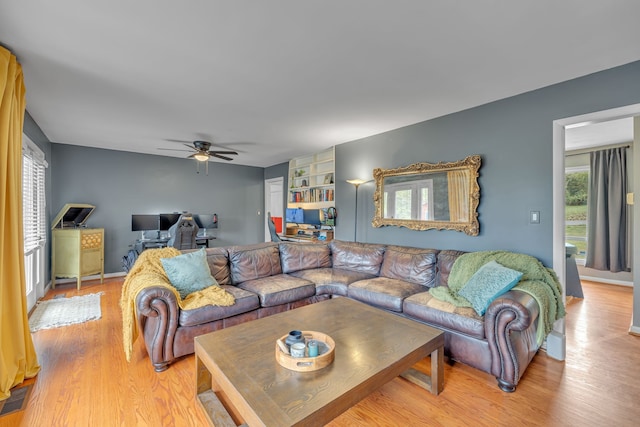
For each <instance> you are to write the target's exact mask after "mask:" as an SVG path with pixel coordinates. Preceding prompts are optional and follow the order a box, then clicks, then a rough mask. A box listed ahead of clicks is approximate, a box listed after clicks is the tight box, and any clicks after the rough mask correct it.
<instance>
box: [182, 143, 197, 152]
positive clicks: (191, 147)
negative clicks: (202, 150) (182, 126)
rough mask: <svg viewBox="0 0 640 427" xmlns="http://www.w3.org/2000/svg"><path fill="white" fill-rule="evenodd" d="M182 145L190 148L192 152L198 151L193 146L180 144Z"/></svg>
mask: <svg viewBox="0 0 640 427" xmlns="http://www.w3.org/2000/svg"><path fill="white" fill-rule="evenodd" d="M182 145H184V146H185V147H187V148H190V149H192V150H195V151H198V149H197V148H195V147H194V146H193V145H189V144H182Z"/></svg>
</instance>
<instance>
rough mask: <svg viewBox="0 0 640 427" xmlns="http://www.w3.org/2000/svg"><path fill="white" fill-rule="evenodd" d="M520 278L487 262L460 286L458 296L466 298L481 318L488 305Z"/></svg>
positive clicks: (497, 265) (494, 263)
mask: <svg viewBox="0 0 640 427" xmlns="http://www.w3.org/2000/svg"><path fill="white" fill-rule="evenodd" d="M521 277H522V273H521V272H519V271H517V270H512V269H511V268H508V267H505V266H503V265H501V264H499V263H497V262H496V261H489V262H488V263H486V264H484V265H483V266H482V267H480V268H479V269H478V271H476V272H475V273H474V274H473V276H471V279H469V281H468V282H467V283H465V284H464V285H463V286H462V288H461V289H460V291H459V292H458V295H460V296H461V297H463V298H466V299H467V301H469V302H470V303H471V305H472V306H473V309H474V310H475V311H476V313H478V315H479V316H482V315H484V312H485V311H486V310H487V307H489V304H491V302H492V301H493V300H494V299H496V298H497V297H498V296H500V295H502V294H504V293H505V292H507V291H508V290H510V289H511V288H513V287H514V286H515V285H516V284H517V283H518V281H520V278H521Z"/></svg>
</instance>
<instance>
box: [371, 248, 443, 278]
mask: <svg viewBox="0 0 640 427" xmlns="http://www.w3.org/2000/svg"><path fill="white" fill-rule="evenodd" d="M438 252H439V251H438V250H436V249H420V248H410V247H404V246H387V248H386V249H385V252H384V259H383V261H382V267H381V268H380V276H384V277H388V278H390V279H398V280H405V281H407V282H411V283H415V284H417V285H422V286H427V287H433V286H435V283H436V262H437V255H438Z"/></svg>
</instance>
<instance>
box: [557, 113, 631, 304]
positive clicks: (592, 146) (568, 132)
mask: <svg viewBox="0 0 640 427" xmlns="http://www.w3.org/2000/svg"><path fill="white" fill-rule="evenodd" d="M633 120H634V119H633V117H626V118H621V119H614V120H607V121H602V122H598V123H585V124H579V125H574V126H567V127H566V129H565V180H566V182H567V199H566V206H565V213H566V216H565V219H566V222H565V225H566V227H565V230H566V242H568V243H571V244H573V245H574V248H576V249H575V251H574V252H575V255H574V258H575V259H576V263H577V270H578V271H577V272H578V273H579V275H580V278H581V279H583V280H588V281H591V282H600V283H609V284H616V285H623V286H632V284H633V272H631V271H619V272H616V273H613V272H610V271H607V270H598V269H594V268H588V267H586V266H585V261H586V255H587V254H586V250H587V245H588V241H587V237H588V236H587V233H586V229H587V225H588V223H589V222H590V218H588V217H587V211H588V210H589V205H593V203H595V201H594V200H595V197H594V196H593V195H591V199H592V200H589V201H588V200H587V194H588V187H589V182H590V181H591V178H592V172H591V166H590V158H591V156H592V153H593V152H597V151H600V150H606V149H618V150H623V149H625V148H626V150H625V151H626V158H627V162H626V164H625V165H624V172H626V184H627V186H629V185H630V182H631V180H632V177H633V149H634V146H633V139H634V136H633ZM629 192H631V190H630V189H627V191H626V193H629ZM587 202H588V204H587ZM591 208H593V206H591ZM631 214H632V211H631V206H628V205H627V206H626V207H625V208H624V212H622V215H624V216H625V217H626V220H625V221H624V222H625V223H624V225H623V226H624V229H625V230H627V229H628V230H629V232H630V233H631V232H632V230H633V224H632V222H631V221H630V216H631ZM623 234H624V235H625V236H626V235H627V233H623ZM624 240H625V239H624V238H623V241H624ZM630 244H631V241H630V239H629V241H628V242H627V245H626V246H627V248H626V253H628V254H631V253H632V248H631V247H630V246H631V245H630ZM567 280H568V279H567ZM567 286H569V283H567ZM567 295H571V293H569V292H567Z"/></svg>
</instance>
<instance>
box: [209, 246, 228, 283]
mask: <svg viewBox="0 0 640 427" xmlns="http://www.w3.org/2000/svg"><path fill="white" fill-rule="evenodd" d="M205 251H206V253H207V264H209V270H211V275H212V276H213V277H214V278H215V279H216V281H217V282H218V284H220V285H230V284H231V272H230V271H229V251H228V250H227V248H207V249H205Z"/></svg>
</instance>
